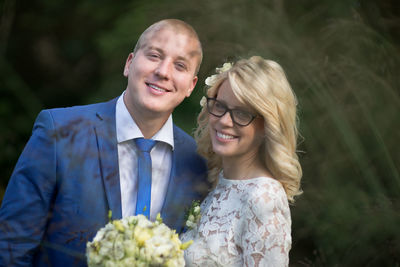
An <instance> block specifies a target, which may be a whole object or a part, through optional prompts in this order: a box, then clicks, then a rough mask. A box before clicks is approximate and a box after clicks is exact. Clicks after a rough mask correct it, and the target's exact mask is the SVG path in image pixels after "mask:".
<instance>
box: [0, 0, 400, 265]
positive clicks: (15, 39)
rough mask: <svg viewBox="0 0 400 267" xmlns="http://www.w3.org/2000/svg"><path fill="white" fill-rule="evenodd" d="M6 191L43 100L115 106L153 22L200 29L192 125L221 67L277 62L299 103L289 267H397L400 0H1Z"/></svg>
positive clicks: (179, 117) (189, 112)
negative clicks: (298, 182)
mask: <svg viewBox="0 0 400 267" xmlns="http://www.w3.org/2000/svg"><path fill="white" fill-rule="evenodd" d="M0 3H1V6H0V7H1V9H0V11H1V24H0V53H1V54H0V90H1V91H0V92H1V98H0V125H1V131H0V147H1V153H0V172H1V180H0V182H1V186H0V199H1V198H2V195H3V193H4V190H5V187H6V185H7V182H8V179H9V177H10V175H11V172H12V170H13V167H14V165H15V163H16V161H17V159H18V156H19V154H20V153H21V151H22V149H23V147H24V145H25V143H26V142H27V140H28V138H29V136H30V134H31V130H32V125H33V122H34V120H35V117H36V116H37V114H38V113H39V111H40V110H41V109H44V108H53V107H63V106H72V105H81V104H88V103H94V102H101V101H106V100H109V99H111V98H114V97H117V96H119V95H120V94H121V93H122V91H123V90H124V89H125V86H126V79H125V78H124V77H123V75H122V70H123V66H124V64H125V60H126V57H127V55H128V53H129V52H130V51H131V50H132V49H133V47H134V44H135V42H136V40H137V38H138V37H139V35H140V34H141V33H142V32H143V30H144V29H145V28H147V27H148V26H149V25H150V24H152V23H153V22H155V21H157V20H160V19H163V18H180V19H183V20H185V21H187V22H189V23H190V24H191V25H193V27H194V28H195V29H196V30H197V31H198V33H199V36H200V39H201V40H202V43H203V47H204V61H203V65H202V68H201V71H200V73H199V83H198V85H197V89H196V91H195V93H194V94H193V95H192V96H193V97H191V98H190V99H187V100H185V101H184V103H183V104H182V105H181V106H180V107H179V108H178V109H177V110H176V112H175V113H174V121H175V122H176V123H177V124H178V125H180V126H181V127H182V128H183V129H185V130H186V131H187V132H189V133H191V132H192V131H193V128H194V127H195V117H196V114H197V113H198V112H199V100H200V98H201V96H202V95H203V93H204V90H203V84H204V83H203V81H204V79H205V77H207V76H209V75H210V74H212V73H213V72H214V68H215V67H216V66H220V65H221V64H222V63H223V62H225V61H229V60H236V59H237V58H239V57H248V56H250V55H261V56H263V57H265V58H269V59H272V60H275V61H277V62H279V63H280V64H281V65H282V66H283V68H284V69H285V70H286V72H287V75H288V78H289V81H290V82H291V84H292V87H293V89H294V90H295V92H296V94H297V96H298V99H299V119H300V132H301V134H302V138H301V144H300V146H299V151H301V152H300V159H301V163H302V166H303V169H304V177H303V190H304V194H303V195H302V196H301V197H299V199H298V201H297V202H296V204H295V205H294V206H292V217H293V218H292V219H293V233H292V235H293V245H292V250H291V255H290V258H291V264H290V265H291V266H400V231H399V230H398V229H397V228H398V225H400V175H399V168H400V152H399V149H398V147H397V145H398V142H399V139H400V115H399V111H400V110H399V107H400V97H399V91H400V79H399V74H400V73H399V67H400V64H399V63H400V2H399V1H398V0H381V1H372V0H365V1H364V0H359V1H356V0H322V1H321V0H297V1H289V0H230V1H228V0H202V1H196V0H183V1H173V0H151V1H145V0H135V1H127V0H126V1H111V0H98V1H90V0H81V1H74V0H69V1H63V0H59V1H50V0H38V1H17V0H2V2H0Z"/></svg>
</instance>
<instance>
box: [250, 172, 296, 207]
mask: <svg viewBox="0 0 400 267" xmlns="http://www.w3.org/2000/svg"><path fill="white" fill-rule="evenodd" d="M248 183H249V184H248V185H249V187H248V191H249V194H248V199H247V203H248V204H249V206H251V207H258V208H261V209H263V210H274V209H276V208H278V209H289V207H288V200H287V196H286V192H285V190H284V189H283V186H282V184H281V183H280V182H279V181H277V180H276V179H274V178H271V177H258V178H254V179H251V180H249V182H248Z"/></svg>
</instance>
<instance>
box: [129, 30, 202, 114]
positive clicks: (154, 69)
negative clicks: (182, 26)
mask: <svg viewBox="0 0 400 267" xmlns="http://www.w3.org/2000/svg"><path fill="white" fill-rule="evenodd" d="M198 49H199V45H198V41H197V40H196V39H194V38H191V37H189V36H187V35H186V34H184V33H179V32H175V31H173V30H172V29H169V28H168V27H165V28H163V29H161V30H159V31H154V32H150V33H149V34H148V36H147V37H146V39H145V40H144V42H143V44H142V46H141V47H140V48H139V49H138V50H137V51H136V53H135V54H133V53H131V54H130V55H129V57H128V59H127V61H126V64H125V68H124V76H125V77H128V87H127V90H126V94H125V98H124V100H125V104H126V106H127V108H128V110H129V111H130V112H131V113H132V112H133V115H134V117H136V116H135V114H138V113H139V114H141V115H142V116H144V117H145V118H146V117H148V118H151V117H155V116H158V117H160V116H161V117H162V116H165V117H167V116H169V114H171V112H172V111H173V110H174V108H175V107H176V106H178V105H179V104H180V103H181V102H182V101H183V99H184V98H185V97H188V96H190V94H191V93H192V91H193V89H194V87H195V85H196V82H197V76H196V75H195V71H196V67H197V64H198V61H199V55H198V53H196V52H197V51H198Z"/></svg>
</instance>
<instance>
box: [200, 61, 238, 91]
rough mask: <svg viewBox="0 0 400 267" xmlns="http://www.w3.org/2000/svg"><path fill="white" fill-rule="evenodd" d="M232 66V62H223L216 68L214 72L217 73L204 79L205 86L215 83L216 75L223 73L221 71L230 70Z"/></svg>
mask: <svg viewBox="0 0 400 267" xmlns="http://www.w3.org/2000/svg"><path fill="white" fill-rule="evenodd" d="M232 66H233V64H232V63H230V62H226V63H224V65H222V67H221V68H216V69H215V72H216V73H217V74H214V75H211V76H210V77H207V79H206V80H205V84H206V85H207V86H213V85H214V84H215V82H216V81H217V78H218V75H219V74H221V73H223V72H226V71H228V70H230V69H231V68H232Z"/></svg>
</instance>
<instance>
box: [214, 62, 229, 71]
mask: <svg viewBox="0 0 400 267" xmlns="http://www.w3.org/2000/svg"><path fill="white" fill-rule="evenodd" d="M232 66H233V65H232V63H230V62H226V63H224V65H222V67H221V68H216V71H217V73H223V72H225V71H228V70H229V69H230V68H232Z"/></svg>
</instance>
